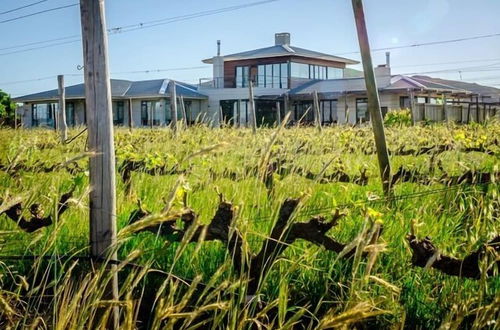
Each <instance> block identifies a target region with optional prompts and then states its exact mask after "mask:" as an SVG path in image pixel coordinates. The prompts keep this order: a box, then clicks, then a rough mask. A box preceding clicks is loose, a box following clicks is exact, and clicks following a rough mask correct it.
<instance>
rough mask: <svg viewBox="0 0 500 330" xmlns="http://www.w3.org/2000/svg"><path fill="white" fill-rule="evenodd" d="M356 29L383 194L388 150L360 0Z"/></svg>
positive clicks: (388, 177) (388, 187) (387, 174)
mask: <svg viewBox="0 0 500 330" xmlns="http://www.w3.org/2000/svg"><path fill="white" fill-rule="evenodd" d="M352 7H353V11H354V18H355V21H356V29H357V31H358V40H359V48H360V49H361V59H362V62H363V71H364V73H365V83H366V91H367V96H368V110H369V112H370V116H371V120H372V127H373V134H374V136H375V146H376V148H377V156H378V163H379V167H380V176H381V178H382V186H383V189H384V193H385V195H390V194H391V164H390V161H389V152H388V150H387V144H386V141H385V132H384V122H383V121H382V112H381V110H380V100H379V95H378V90H377V82H376V80H375V73H374V71H373V64H372V57H371V53H370V43H369V41H368V32H367V29H366V23H365V14H364V11H363V1H362V0H352Z"/></svg>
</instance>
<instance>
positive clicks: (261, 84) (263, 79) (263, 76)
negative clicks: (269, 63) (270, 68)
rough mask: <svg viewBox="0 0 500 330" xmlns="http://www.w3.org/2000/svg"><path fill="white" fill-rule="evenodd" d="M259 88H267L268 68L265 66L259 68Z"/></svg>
mask: <svg viewBox="0 0 500 330" xmlns="http://www.w3.org/2000/svg"><path fill="white" fill-rule="evenodd" d="M257 86H259V87H265V86H266V67H265V66H264V65H259V66H258V67H257Z"/></svg>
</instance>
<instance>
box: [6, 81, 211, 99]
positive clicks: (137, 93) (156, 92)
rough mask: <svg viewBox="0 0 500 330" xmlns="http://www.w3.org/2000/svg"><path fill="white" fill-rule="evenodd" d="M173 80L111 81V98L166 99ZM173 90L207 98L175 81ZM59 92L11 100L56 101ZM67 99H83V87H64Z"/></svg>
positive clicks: (194, 96)
mask: <svg viewBox="0 0 500 330" xmlns="http://www.w3.org/2000/svg"><path fill="white" fill-rule="evenodd" d="M173 81H174V80H169V79H156V80H143V81H129V80H118V79H111V96H112V97H114V98H137V97H155V96H160V95H166V96H167V97H168V86H169V85H170V83H171V82H173ZM175 90H176V93H177V95H178V96H183V97H186V98H202V99H206V98H207V96H206V95H204V94H202V93H200V92H198V89H197V87H196V86H193V85H189V84H186V83H183V82H180V81H175ZM58 98H59V92H58V90H57V89H52V90H48V91H44V92H39V93H34V94H29V95H24V96H20V97H16V98H14V99H13V101H14V102H36V101H45V100H57V99H58ZM66 98H67V99H84V98H85V85H84V84H78V85H73V86H68V87H66Z"/></svg>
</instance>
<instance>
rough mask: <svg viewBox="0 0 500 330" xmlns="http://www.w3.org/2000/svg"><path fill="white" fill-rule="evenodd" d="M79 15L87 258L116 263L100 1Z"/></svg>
mask: <svg viewBox="0 0 500 330" xmlns="http://www.w3.org/2000/svg"><path fill="white" fill-rule="evenodd" d="M80 14H81V26H82V42H83V59H84V69H85V75H84V79H85V101H86V112H87V126H88V146H89V150H90V151H92V152H93V155H92V156H91V157H90V162H89V163H90V171H89V176H90V187H91V190H90V194H89V204H90V246H91V255H92V256H93V257H98V258H103V257H109V258H112V259H115V260H116V258H117V253H116V249H115V244H116V190H115V189H116V188H115V149H114V141H113V114H112V108H111V86H110V80H109V71H108V55H107V54H108V39H107V29H106V20H105V14H104V0H80ZM115 267H116V266H115ZM111 271H112V274H113V275H112V278H111V281H110V285H109V287H108V288H107V289H106V291H105V294H104V299H113V300H117V299H118V276H117V275H116V273H115V272H113V269H111ZM118 316H119V315H118V310H117V309H114V313H113V318H112V319H113V322H114V324H113V327H115V328H117V327H118Z"/></svg>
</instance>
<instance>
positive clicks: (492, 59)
mask: <svg viewBox="0 0 500 330" xmlns="http://www.w3.org/2000/svg"><path fill="white" fill-rule="evenodd" d="M0 50H1V48H0ZM494 61H500V58H491V59H477V60H463V61H450V62H435V63H423V64H402V65H391V68H404V67H415V66H430V65H447V64H460V63H477V62H494Z"/></svg>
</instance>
